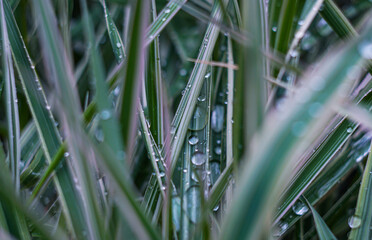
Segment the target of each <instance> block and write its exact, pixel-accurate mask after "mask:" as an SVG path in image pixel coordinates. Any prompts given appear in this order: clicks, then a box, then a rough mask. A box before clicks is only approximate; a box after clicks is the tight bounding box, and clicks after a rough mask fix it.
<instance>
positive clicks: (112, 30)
mask: <svg viewBox="0 0 372 240" xmlns="http://www.w3.org/2000/svg"><path fill="white" fill-rule="evenodd" d="M100 2H101V4H102V7H103V11H104V13H105V20H106V27H107V32H108V36H109V38H110V42H111V47H112V50H113V52H114V55H115V58H116V62H117V63H121V62H122V61H123V60H124V59H125V58H126V55H125V49H124V44H123V41H122V40H121V37H120V33H119V31H118V29H117V28H116V25H115V22H114V21H113V19H112V17H111V15H110V12H109V11H108V10H107V6H106V1H105V0H101V1H100Z"/></svg>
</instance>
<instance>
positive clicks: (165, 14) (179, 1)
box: [145, 0, 187, 45]
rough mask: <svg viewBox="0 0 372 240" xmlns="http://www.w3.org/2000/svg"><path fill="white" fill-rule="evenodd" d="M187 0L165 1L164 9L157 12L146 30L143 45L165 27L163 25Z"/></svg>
mask: <svg viewBox="0 0 372 240" xmlns="http://www.w3.org/2000/svg"><path fill="white" fill-rule="evenodd" d="M186 2H187V0H171V1H169V2H168V3H167V5H166V6H165V7H164V9H163V10H162V11H161V12H160V13H159V15H158V16H157V18H156V19H155V20H154V21H153V23H152V24H151V26H150V27H149V28H148V30H147V32H146V39H145V45H149V44H150V43H151V42H152V41H153V40H154V38H155V37H157V36H158V35H159V33H160V32H161V31H162V30H163V29H164V28H165V26H166V25H167V24H168V23H169V22H170V20H171V19H172V18H173V17H174V16H175V15H176V13H177V12H178V11H179V10H180V9H181V7H182V5H183V4H185V3H186Z"/></svg>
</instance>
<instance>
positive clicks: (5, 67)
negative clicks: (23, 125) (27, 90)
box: [0, 1, 21, 193]
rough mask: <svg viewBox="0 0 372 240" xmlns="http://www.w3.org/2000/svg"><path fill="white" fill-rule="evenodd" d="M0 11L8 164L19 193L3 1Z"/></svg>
mask: <svg viewBox="0 0 372 240" xmlns="http://www.w3.org/2000/svg"><path fill="white" fill-rule="evenodd" d="M0 7H1V9H0V27H1V39H2V41H1V42H2V71H3V78H4V82H5V93H6V112H7V124H8V144H9V162H10V169H11V173H12V179H13V182H14V187H15V190H16V192H17V193H18V192H19V189H20V183H19V163H20V159H21V148H20V128H19V113H18V99H17V90H16V86H15V77H14V71H13V59H12V55H11V51H10V43H9V37H8V30H7V25H6V21H5V14H4V7H3V1H1V6H0Z"/></svg>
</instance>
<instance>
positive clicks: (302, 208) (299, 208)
mask: <svg viewBox="0 0 372 240" xmlns="http://www.w3.org/2000/svg"><path fill="white" fill-rule="evenodd" d="M292 210H293V212H294V213H296V214H297V215H299V216H302V215H304V214H305V213H307V212H308V211H309V208H308V206H306V204H305V203H303V202H301V201H297V202H296V203H295V204H294V205H293V206H292Z"/></svg>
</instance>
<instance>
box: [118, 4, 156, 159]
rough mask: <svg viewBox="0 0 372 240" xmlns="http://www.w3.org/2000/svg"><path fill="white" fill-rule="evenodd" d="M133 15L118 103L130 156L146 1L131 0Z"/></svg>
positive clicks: (122, 128)
mask: <svg viewBox="0 0 372 240" xmlns="http://www.w3.org/2000/svg"><path fill="white" fill-rule="evenodd" d="M133 4H135V5H134V6H133V7H134V16H133V21H132V26H131V33H130V34H131V35H130V40H129V53H128V63H127V65H126V74H125V79H124V83H123V85H122V88H123V89H122V91H121V95H120V104H119V119H120V123H121V132H122V137H123V140H124V145H125V151H126V152H127V155H128V156H131V152H130V149H132V145H133V143H134V141H132V140H133V139H134V135H135V127H134V126H135V124H136V120H135V119H136V111H137V104H138V96H139V90H140V86H141V82H142V79H143V77H144V75H143V72H144V71H143V69H144V61H145V51H144V50H145V49H144V34H145V27H146V23H147V17H146V16H147V14H148V12H147V11H148V7H149V4H148V1H146V0H138V1H136V2H133Z"/></svg>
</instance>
